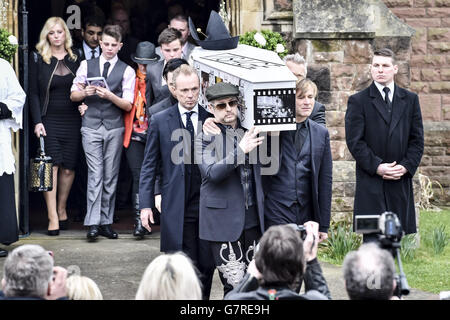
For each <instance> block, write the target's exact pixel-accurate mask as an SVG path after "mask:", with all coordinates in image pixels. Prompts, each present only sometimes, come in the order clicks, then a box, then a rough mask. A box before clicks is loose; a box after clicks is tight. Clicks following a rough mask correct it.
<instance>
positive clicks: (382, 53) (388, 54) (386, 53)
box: [373, 48, 395, 64]
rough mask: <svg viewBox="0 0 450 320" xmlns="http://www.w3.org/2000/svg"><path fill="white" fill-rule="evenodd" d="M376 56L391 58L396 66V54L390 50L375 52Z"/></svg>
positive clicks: (383, 49) (384, 49)
mask: <svg viewBox="0 0 450 320" xmlns="http://www.w3.org/2000/svg"><path fill="white" fill-rule="evenodd" d="M373 55H374V56H382V57H389V58H391V59H392V63H393V64H395V53H394V51H392V50H391V49H389V48H382V49H377V50H375V51H374V52H373Z"/></svg>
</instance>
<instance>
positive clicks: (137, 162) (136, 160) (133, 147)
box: [125, 140, 145, 194]
mask: <svg viewBox="0 0 450 320" xmlns="http://www.w3.org/2000/svg"><path fill="white" fill-rule="evenodd" d="M144 151H145V143H143V142H139V141H135V140H131V141H130V145H129V146H128V148H127V149H126V151H125V154H126V156H127V161H128V166H129V167H130V170H131V175H132V177H133V183H132V189H131V190H132V192H133V194H137V193H139V177H140V175H141V168H142V161H143V160H144Z"/></svg>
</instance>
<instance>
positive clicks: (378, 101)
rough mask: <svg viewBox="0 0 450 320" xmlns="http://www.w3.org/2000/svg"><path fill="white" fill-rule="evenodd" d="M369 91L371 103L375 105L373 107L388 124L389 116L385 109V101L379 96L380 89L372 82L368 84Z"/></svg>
mask: <svg viewBox="0 0 450 320" xmlns="http://www.w3.org/2000/svg"><path fill="white" fill-rule="evenodd" d="M369 91H370V92H369V94H370V97H371V98H372V104H373V105H374V106H375V109H377V111H378V113H379V114H380V116H381V117H382V118H383V120H384V122H386V124H388V123H389V118H388V114H387V111H386V102H384V100H383V97H382V96H381V93H380V91H378V89H377V87H376V85H375V83H374V82H372V84H371V85H370V87H369Z"/></svg>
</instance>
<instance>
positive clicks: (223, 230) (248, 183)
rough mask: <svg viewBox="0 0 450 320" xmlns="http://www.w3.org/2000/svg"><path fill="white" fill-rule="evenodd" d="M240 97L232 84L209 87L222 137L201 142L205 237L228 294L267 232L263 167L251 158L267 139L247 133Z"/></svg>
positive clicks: (252, 131)
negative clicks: (265, 227)
mask: <svg viewBox="0 0 450 320" xmlns="http://www.w3.org/2000/svg"><path fill="white" fill-rule="evenodd" d="M238 97H239V89H238V87H236V86H234V85H232V84H230V83H225V82H221V83H217V84H214V85H212V86H211V87H208V88H207V89H206V99H207V100H208V103H209V111H210V112H211V113H213V114H214V118H215V121H216V123H217V126H218V127H219V128H220V133H219V134H217V135H208V134H203V135H200V136H199V137H198V138H197V140H196V156H197V158H196V160H197V162H198V163H199V165H198V166H199V169H200V173H201V175H202V185H201V188H200V213H199V217H200V227H199V228H200V239H203V240H207V241H208V242H209V244H210V249H211V254H212V256H213V258H214V263H215V265H216V267H217V269H218V270H219V276H220V279H221V280H222V283H223V285H224V295H225V294H227V293H228V292H229V291H231V290H232V289H233V287H235V286H236V285H237V284H239V283H240V281H241V280H242V278H243V277H244V275H245V270H246V267H247V265H248V263H250V261H251V259H252V255H253V253H252V254H250V253H251V251H252V250H251V248H250V246H253V248H254V246H255V243H256V242H257V241H258V240H259V238H260V237H261V234H262V233H263V232H264V192H263V187H262V179H261V173H260V172H261V168H260V165H259V164H258V163H257V161H252V160H253V159H255V160H256V158H257V157H253V154H252V155H251V156H250V153H251V152H252V151H256V148H257V147H258V145H260V144H261V143H262V141H263V139H264V137H258V129H256V128H254V127H253V128H251V129H250V130H248V131H247V130H245V129H244V128H243V127H242V126H241V125H240V121H239V118H238V106H239V99H238ZM200 145H201V146H200ZM239 257H241V258H239ZM234 258H237V259H234ZM247 259H248V260H247Z"/></svg>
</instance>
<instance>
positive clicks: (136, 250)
mask: <svg viewBox="0 0 450 320" xmlns="http://www.w3.org/2000/svg"><path fill="white" fill-rule="evenodd" d="M85 237H86V232H85V231H84V230H71V231H62V232H61V235H60V236H59V237H56V238H55V237H48V236H47V235H45V234H44V233H43V232H39V231H36V232H33V233H32V234H31V236H29V237H27V238H23V239H21V240H20V241H19V242H17V243H15V244H13V245H12V246H10V247H8V250H12V249H13V248H16V247H17V246H19V245H23V244H39V245H41V246H43V247H44V248H46V249H47V250H52V251H53V252H54V257H55V262H56V265H60V266H63V267H65V268H68V269H69V270H70V271H72V272H79V273H81V274H82V275H85V276H88V277H90V278H92V279H93V280H94V281H95V282H96V283H97V284H98V286H99V287H100V290H101V291H102V293H103V297H104V299H107V300H110V299H124V300H130V299H134V296H135V294H136V291H137V288H138V286H139V282H140V280H141V277H142V274H143V273H144V270H145V268H146V267H147V265H148V264H149V263H150V262H151V261H152V260H153V259H154V258H155V257H156V256H158V255H159V254H160V252H159V232H155V233H154V234H152V235H151V236H148V237H147V238H146V239H145V240H141V241H137V240H135V239H134V238H133V236H132V235H131V231H130V232H126V231H121V230H119V239H117V240H110V239H106V238H103V237H99V240H98V241H97V242H96V243H88V242H87V241H86V238H85ZM4 261H5V259H4V258H1V259H0V277H1V276H3V263H4ZM321 265H322V268H323V271H324V275H325V278H326V279H327V282H328V285H329V287H330V291H331V295H332V297H333V299H335V300H346V299H347V295H346V293H345V288H344V283H343V281H342V280H341V279H342V270H341V268H339V267H336V266H333V265H330V264H327V263H321ZM222 297H223V291H222V286H221V283H220V280H219V277H218V275H217V272H216V274H215V278H214V283H213V288H212V293H211V299H213V300H220V299H222ZM406 299H408V300H409V299H427V300H430V299H439V297H438V295H436V294H431V293H427V292H421V291H417V290H414V289H413V290H411V294H410V295H409V296H408V297H406Z"/></svg>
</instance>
